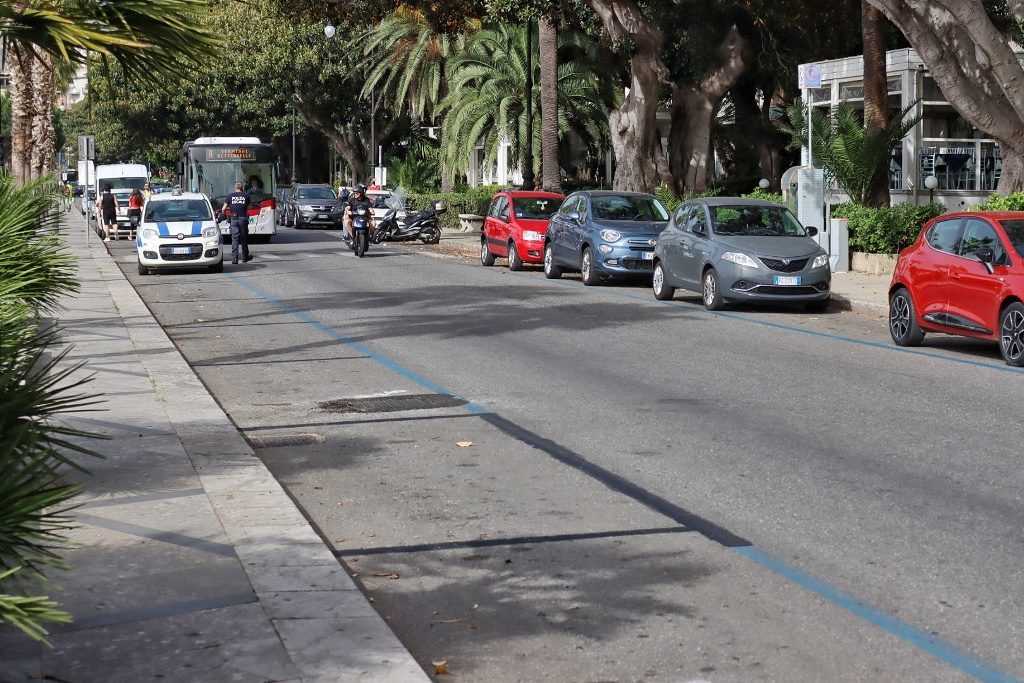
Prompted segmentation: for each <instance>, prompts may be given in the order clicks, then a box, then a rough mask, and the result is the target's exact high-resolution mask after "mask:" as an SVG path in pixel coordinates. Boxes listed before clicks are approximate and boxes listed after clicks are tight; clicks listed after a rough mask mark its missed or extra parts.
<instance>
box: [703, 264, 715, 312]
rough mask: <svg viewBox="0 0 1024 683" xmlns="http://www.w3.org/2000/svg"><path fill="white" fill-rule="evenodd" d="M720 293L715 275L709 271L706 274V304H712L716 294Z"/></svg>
mask: <svg viewBox="0 0 1024 683" xmlns="http://www.w3.org/2000/svg"><path fill="white" fill-rule="evenodd" d="M717 294H718V285H717V284H716V283H715V276H714V275H712V274H711V271H708V272H707V273H706V274H705V275H704V305H705V306H710V305H711V304H713V303H714V301H715V296H716V295H717Z"/></svg>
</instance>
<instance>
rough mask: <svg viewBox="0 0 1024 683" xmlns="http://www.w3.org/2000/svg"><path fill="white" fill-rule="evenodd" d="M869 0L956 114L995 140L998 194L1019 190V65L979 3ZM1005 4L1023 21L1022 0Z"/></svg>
mask: <svg viewBox="0 0 1024 683" xmlns="http://www.w3.org/2000/svg"><path fill="white" fill-rule="evenodd" d="M868 2H870V3H871V5H872V6H874V7H876V8H878V9H879V10H881V11H882V13H883V14H885V16H886V17H888V19H889V21H891V22H892V23H893V24H895V25H896V27H897V28H899V29H900V31H902V32H903V35H904V36H906V38H907V40H908V41H910V44H911V45H912V46H913V47H914V50H916V51H917V54H918V55H919V56H920V57H921V59H922V60H924V63H925V65H927V67H928V71H929V73H930V75H931V76H932V77H933V78H934V79H935V82H936V84H937V85H938V86H939V88H940V89H941V90H942V92H943V94H944V95H945V97H946V100H947V101H948V102H949V103H950V104H951V105H952V106H953V108H954V109H956V111H957V113H959V114H960V115H961V116H963V117H964V118H965V119H966V120H967V121H968V122H970V123H971V124H972V125H974V126H975V127H977V128H978V129H979V130H982V131H984V132H985V133H987V134H988V135H989V136H990V137H993V138H995V139H996V140H998V141H999V142H1000V147H1001V154H1002V157H1003V170H1002V174H1001V176H1000V179H999V187H998V192H1000V193H1002V194H1009V193H1012V192H1016V191H1020V190H1024V161H1022V160H1024V69H1022V68H1021V64H1020V62H1018V61H1017V58H1016V57H1015V56H1014V54H1013V50H1012V49H1011V48H1010V40H1009V37H1008V36H1007V35H1005V34H1004V33H1002V32H1001V31H999V29H997V28H996V26H995V24H994V23H993V22H992V19H991V18H990V17H989V16H988V14H987V13H986V10H985V7H984V4H983V3H980V2H962V0H868ZM1007 7H1008V8H1009V9H1010V11H1011V13H1012V14H1013V16H1014V18H1015V19H1016V20H1017V21H1018V22H1022V21H1024V2H1019V1H1013V2H1008V3H1007ZM950 46H955V49H952V48H950Z"/></svg>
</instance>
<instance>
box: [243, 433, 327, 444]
mask: <svg viewBox="0 0 1024 683" xmlns="http://www.w3.org/2000/svg"><path fill="white" fill-rule="evenodd" d="M325 440H326V439H325V438H324V435H323V434H311V433H307V434H265V435H263V436H249V443H250V444H252V447H253V448H282V447H284V446H312V445H313V444H316V443H323V442H324V441H325Z"/></svg>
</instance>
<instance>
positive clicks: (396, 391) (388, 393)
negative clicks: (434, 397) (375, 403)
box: [344, 389, 409, 401]
mask: <svg viewBox="0 0 1024 683" xmlns="http://www.w3.org/2000/svg"><path fill="white" fill-rule="evenodd" d="M407 393H409V392H408V391H406V390H405V389H394V390H392V391H381V392H378V393H376V394H366V395H365V396H349V397H348V398H346V399H344V400H346V401H349V400H352V399H357V398H385V397H387V396H397V395H398V394H407Z"/></svg>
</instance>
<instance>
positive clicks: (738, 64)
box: [669, 26, 750, 196]
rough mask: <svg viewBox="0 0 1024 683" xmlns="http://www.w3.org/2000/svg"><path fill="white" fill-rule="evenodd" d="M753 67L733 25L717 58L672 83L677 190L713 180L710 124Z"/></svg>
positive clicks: (691, 189) (674, 182) (672, 147)
mask: <svg viewBox="0 0 1024 683" xmlns="http://www.w3.org/2000/svg"><path fill="white" fill-rule="evenodd" d="M748 68H750V45H749V44H748V42H747V39H746V38H744V37H743V35H742V34H740V32H739V30H738V29H737V28H736V27H735V26H733V27H731V28H730V29H729V31H728V32H727V33H726V34H725V37H724V38H723V39H722V43H721V44H720V45H719V48H718V59H717V60H716V63H715V64H713V65H712V66H711V67H710V68H709V69H708V70H707V71H706V72H704V74H703V75H702V76H701V77H700V79H698V81H697V82H696V83H695V84H693V85H690V84H681V83H676V84H674V85H673V86H672V127H671V129H670V131H669V170H670V172H671V174H672V186H673V189H675V191H676V194H678V195H679V196H683V195H684V194H686V193H688V192H703V191H705V190H707V189H708V185H709V181H710V180H711V163H712V160H713V159H712V157H713V155H712V151H711V124H712V122H713V121H714V118H715V114H716V113H717V112H718V108H719V106H720V105H721V103H722V98H723V97H725V94H726V93H727V92H728V91H729V88H731V87H732V86H733V85H735V84H736V81H738V80H739V78H740V76H742V75H743V73H744V72H745V71H746V70H747V69H748Z"/></svg>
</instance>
